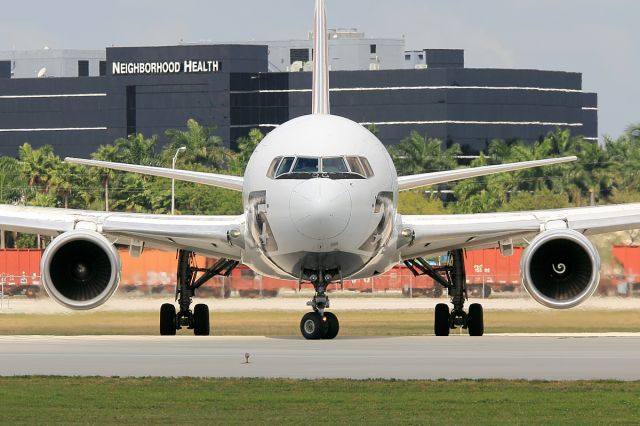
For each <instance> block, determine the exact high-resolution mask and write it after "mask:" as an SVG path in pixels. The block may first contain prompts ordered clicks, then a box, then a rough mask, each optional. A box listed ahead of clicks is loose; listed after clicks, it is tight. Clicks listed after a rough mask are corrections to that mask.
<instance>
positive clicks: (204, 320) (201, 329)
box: [193, 303, 210, 336]
mask: <svg viewBox="0 0 640 426" xmlns="http://www.w3.org/2000/svg"><path fill="white" fill-rule="evenodd" d="M209 332H210V325H209V306H207V305H205V304H204V303H198V304H197V305H196V306H194V308H193V334H195V335H196V336H208V335H209Z"/></svg>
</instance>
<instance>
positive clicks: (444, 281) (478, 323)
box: [404, 249, 484, 336]
mask: <svg viewBox="0 0 640 426" xmlns="http://www.w3.org/2000/svg"><path fill="white" fill-rule="evenodd" d="M448 258H449V259H448V261H447V263H446V264H445V265H437V266H433V265H431V264H429V262H427V261H426V260H424V259H423V258H416V259H411V260H405V262H404V263H405V265H407V267H408V268H409V269H410V270H411V272H413V274H414V275H415V276H420V275H427V276H429V277H430V278H432V279H433V280H434V281H435V282H436V283H438V284H440V285H442V286H443V287H444V288H446V289H447V291H448V293H449V297H450V299H451V304H452V305H453V309H452V310H451V312H449V307H448V306H447V305H446V304H444V303H439V304H438V305H436V309H435V320H434V325H433V329H434V330H433V331H434V333H435V335H436V336H448V335H449V332H450V330H453V329H456V328H458V327H462V328H463V329H465V330H468V332H469V334H470V335H471V336H482V335H483V334H484V318H483V315H482V306H481V305H480V304H478V303H472V304H471V305H470V306H469V310H468V312H465V310H464V304H465V302H466V301H467V299H468V297H467V278H466V275H465V269H464V250H462V249H457V250H451V251H450V252H449V255H448Z"/></svg>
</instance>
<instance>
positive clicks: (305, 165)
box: [291, 157, 320, 173]
mask: <svg viewBox="0 0 640 426" xmlns="http://www.w3.org/2000/svg"><path fill="white" fill-rule="evenodd" d="M319 163H320V161H319V159H318V158H307V157H298V159H297V160H296V164H295V165H294V166H293V169H292V170H291V173H319V172H320V166H319Z"/></svg>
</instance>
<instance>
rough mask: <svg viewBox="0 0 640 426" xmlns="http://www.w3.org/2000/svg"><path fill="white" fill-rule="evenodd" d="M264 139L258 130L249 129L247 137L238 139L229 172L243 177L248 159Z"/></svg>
mask: <svg viewBox="0 0 640 426" xmlns="http://www.w3.org/2000/svg"><path fill="white" fill-rule="evenodd" d="M262 139H264V135H263V134H262V132H261V131H260V129H251V130H250V131H249V135H248V136H245V137H242V138H239V139H238V152H236V153H234V154H233V155H232V156H231V159H230V164H229V171H230V172H231V173H232V174H234V175H237V176H242V175H244V171H245V169H246V168H247V163H249V158H250V157H251V154H253V151H255V149H256V147H257V146H258V144H259V143H260V142H262Z"/></svg>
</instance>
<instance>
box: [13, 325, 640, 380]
mask: <svg viewBox="0 0 640 426" xmlns="http://www.w3.org/2000/svg"><path fill="white" fill-rule="evenodd" d="M245 354H249V362H248V363H247V362H246V358H245ZM0 359H1V360H2V362H0V375H3V376H7V375H36V374H38V375H65V376H66V375H71V376H136V377H140V376H165V377H166V376H168V377H178V376H194V377H271V378H273V377H282V378H306V379H316V378H351V379H368V378H396V379H461V378H470V379H481V378H501V379H541V380H578V379H619V380H640V367H639V366H638V360H639V359H640V333H615V334H567V335H485V336H483V337H469V336H464V335H460V336H458V335H453V336H449V337H430V336H425V337H379V338H370V337H367V338H351V337H344V338H340V337H338V338H337V339H335V340H328V341H324V340H319V341H305V340H303V339H302V338H294V337H283V338H277V337H268V338H267V337H196V336H164V337H160V336H158V337H150V336H0Z"/></svg>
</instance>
